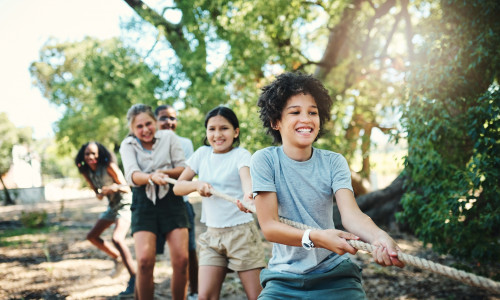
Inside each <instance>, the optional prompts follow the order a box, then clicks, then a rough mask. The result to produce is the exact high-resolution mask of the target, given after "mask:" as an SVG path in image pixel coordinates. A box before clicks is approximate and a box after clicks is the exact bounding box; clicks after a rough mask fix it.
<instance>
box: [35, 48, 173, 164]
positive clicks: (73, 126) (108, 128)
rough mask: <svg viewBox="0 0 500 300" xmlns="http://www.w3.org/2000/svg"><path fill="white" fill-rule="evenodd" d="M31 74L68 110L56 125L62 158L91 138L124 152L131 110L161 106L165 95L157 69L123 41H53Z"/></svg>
mask: <svg viewBox="0 0 500 300" xmlns="http://www.w3.org/2000/svg"><path fill="white" fill-rule="evenodd" d="M30 71H31V74H32V76H33V77H34V78H35V79H36V82H37V85H38V87H39V88H40V89H41V90H42V92H43V93H44V95H45V97H47V98H48V99H49V101H51V102H52V103H54V104H56V105H59V106H62V107H64V114H63V117H62V118H61V119H60V120H59V121H58V122H57V123H56V127H57V132H56V137H57V140H58V148H57V150H58V153H59V154H61V155H62V154H66V155H68V154H71V153H73V151H74V150H75V149H78V148H79V147H80V146H81V145H82V144H84V143H86V142H88V141H89V140H96V141H99V142H101V143H102V144H104V145H106V146H108V147H110V149H112V150H115V151H118V146H119V144H120V142H121V140H122V139H123V138H124V137H125V136H126V135H127V133H128V125H127V120H126V117H125V116H126V113H127V110H128V108H130V106H131V105H132V104H135V103H145V104H150V105H152V106H156V104H157V101H158V100H157V95H160V94H162V93H163V91H164V82H163V81H162V80H160V78H159V75H157V73H155V70H154V68H153V69H152V68H151V67H149V66H148V65H147V64H146V63H145V62H144V61H143V59H142V58H141V57H140V56H139V55H138V54H137V53H136V52H135V51H134V50H133V49H132V48H129V47H126V46H125V45H123V44H122V43H121V42H120V41H119V40H117V39H111V40H105V41H99V40H96V39H92V38H86V39H84V40H83V41H81V42H73V43H57V42H54V41H48V42H47V43H46V45H45V46H44V47H43V48H42V49H41V51H40V61H38V62H34V63H33V64H32V66H31V68H30Z"/></svg>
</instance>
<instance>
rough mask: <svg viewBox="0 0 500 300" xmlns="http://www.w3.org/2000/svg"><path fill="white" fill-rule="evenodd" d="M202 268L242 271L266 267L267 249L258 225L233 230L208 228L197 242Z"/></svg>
mask: <svg viewBox="0 0 500 300" xmlns="http://www.w3.org/2000/svg"><path fill="white" fill-rule="evenodd" d="M198 245H199V246H200V253H199V257H200V258H199V263H198V264H199V265H200V266H218V267H227V268H228V269H230V270H233V271H236V272H239V271H247V270H252V269H258V268H264V267H266V260H265V257H264V249H263V247H262V240H261V237H260V234H259V230H258V229H257V226H256V225H255V222H253V221H252V222H249V223H245V224H241V225H237V226H233V227H226V228H214V227H208V228H207V231H206V232H204V233H203V234H201V235H200V237H199V239H198Z"/></svg>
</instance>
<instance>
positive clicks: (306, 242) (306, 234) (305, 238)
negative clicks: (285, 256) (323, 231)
mask: <svg viewBox="0 0 500 300" xmlns="http://www.w3.org/2000/svg"><path fill="white" fill-rule="evenodd" d="M310 233H311V229H306V231H304V235H303V236H302V247H304V249H306V250H311V249H312V248H314V243H313V242H312V241H311V239H310V238H309V234H310Z"/></svg>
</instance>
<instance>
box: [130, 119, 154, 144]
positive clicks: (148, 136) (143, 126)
mask: <svg viewBox="0 0 500 300" xmlns="http://www.w3.org/2000/svg"><path fill="white" fill-rule="evenodd" d="M130 130H131V131H132V133H133V134H134V135H135V136H136V137H137V138H138V139H139V140H140V141H141V143H142V146H143V147H144V148H146V149H151V147H152V146H153V140H154V137H155V132H156V121H155V119H153V118H152V117H151V116H150V115H149V114H147V113H139V114H138V115H136V116H135V118H134V120H133V122H132V124H130Z"/></svg>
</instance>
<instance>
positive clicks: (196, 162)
mask: <svg viewBox="0 0 500 300" xmlns="http://www.w3.org/2000/svg"><path fill="white" fill-rule="evenodd" d="M202 151H203V146H201V147H200V148H198V149H197V150H196V151H195V152H194V153H193V155H191V156H190V157H189V158H188V160H187V161H186V164H187V165H188V166H189V167H190V168H191V170H193V171H194V172H195V173H196V174H199V172H200V153H201V152H202Z"/></svg>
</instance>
